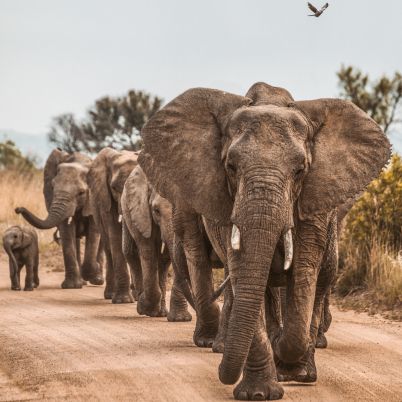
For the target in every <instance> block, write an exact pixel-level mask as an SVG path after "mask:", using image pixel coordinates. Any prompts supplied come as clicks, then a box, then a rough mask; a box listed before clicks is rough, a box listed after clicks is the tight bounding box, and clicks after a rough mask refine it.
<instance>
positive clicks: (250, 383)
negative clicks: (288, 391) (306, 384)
mask: <svg viewBox="0 0 402 402" xmlns="http://www.w3.org/2000/svg"><path fill="white" fill-rule="evenodd" d="M267 371H268V370H267V369H266V370H264V371H263V372H261V373H260V372H255V371H248V370H247V369H246V370H244V373H243V379H242V380H241V381H240V383H239V384H238V385H237V386H236V388H235V389H234V391H233V396H234V398H235V399H237V400H240V401H265V400H270V401H273V400H277V399H282V397H283V393H284V390H283V387H282V386H281V384H279V383H278V382H277V381H276V380H274V379H272V378H271V377H270V376H269V373H267Z"/></svg>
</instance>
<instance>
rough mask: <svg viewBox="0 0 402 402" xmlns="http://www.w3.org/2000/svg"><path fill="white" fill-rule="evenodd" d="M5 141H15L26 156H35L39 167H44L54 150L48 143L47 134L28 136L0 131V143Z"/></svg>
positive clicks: (15, 132) (26, 134)
mask: <svg viewBox="0 0 402 402" xmlns="http://www.w3.org/2000/svg"><path fill="white" fill-rule="evenodd" d="M5 140H11V141H13V142H14V143H15V144H16V145H17V147H18V148H19V149H20V150H21V152H22V153H23V154H24V155H32V156H35V157H36V158H37V160H38V165H39V167H43V165H44V163H45V161H46V158H47V157H48V155H49V153H50V151H51V150H52V149H53V148H54V147H53V146H52V145H50V144H49V143H48V141H47V137H46V134H28V133H19V132H17V131H14V130H7V129H5V130H2V129H0V142H3V141H5Z"/></svg>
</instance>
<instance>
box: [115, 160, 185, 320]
mask: <svg viewBox="0 0 402 402" xmlns="http://www.w3.org/2000/svg"><path fill="white" fill-rule="evenodd" d="M121 209H122V214H123V251H124V255H125V257H126V259H127V261H128V263H129V265H130V267H131V269H132V273H133V275H132V276H133V279H134V280H133V281H134V282H135V288H136V290H137V292H138V303H137V311H138V313H139V314H146V315H149V316H153V317H154V316H162V317H164V316H167V317H168V321H190V320H191V314H190V313H189V312H188V310H187V301H186V296H185V294H186V295H187V298H188V299H189V300H190V301H191V302H192V300H191V291H190V289H189V285H188V283H187V282H186V278H185V276H184V275H183V274H182V273H181V272H178V270H177V268H176V264H175V261H174V259H173V258H172V257H173V228H172V221H171V218H172V207H171V204H170V203H169V202H168V201H167V200H165V199H164V198H162V197H161V196H160V195H159V194H157V193H156V192H155V191H153V190H152V188H151V187H150V186H149V183H148V180H147V178H146V176H145V174H144V172H143V171H142V169H141V168H140V167H139V166H137V167H136V168H135V169H134V170H133V171H132V172H131V174H130V176H129V177H128V179H127V180H126V183H125V185H124V190H123V194H122V197H121ZM162 248H163V250H162ZM171 262H173V267H174V271H175V275H174V282H173V287H172V292H171V298H170V309H169V312H168V311H167V309H166V280H167V271H168V267H169V265H170V263H171ZM183 291H184V292H183Z"/></svg>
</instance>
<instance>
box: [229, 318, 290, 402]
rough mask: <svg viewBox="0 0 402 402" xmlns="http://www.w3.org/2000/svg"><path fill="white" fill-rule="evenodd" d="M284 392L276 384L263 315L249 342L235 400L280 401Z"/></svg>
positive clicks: (235, 390)
mask: <svg viewBox="0 0 402 402" xmlns="http://www.w3.org/2000/svg"><path fill="white" fill-rule="evenodd" d="M283 393H284V390H283V388H282V386H281V385H280V384H279V383H278V379H277V376H276V369H275V363H274V359H273V353H272V348H271V344H270V342H268V339H267V333H266V330H265V326H264V321H263V313H262V312H261V313H260V318H259V320H258V323H257V328H256V331H255V333H254V337H253V340H252V342H251V347H250V351H249V353H248V356H247V361H246V365H245V367H244V370H243V378H242V380H241V381H240V383H239V384H238V385H237V386H236V388H235V389H234V392H233V395H234V397H235V399H237V400H258V401H262V400H276V399H281V398H282V396H283Z"/></svg>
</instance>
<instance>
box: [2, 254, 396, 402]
mask: <svg viewBox="0 0 402 402" xmlns="http://www.w3.org/2000/svg"><path fill="white" fill-rule="evenodd" d="M45 271H46V270H45V269H43V267H42V273H41V281H42V285H41V287H40V289H39V290H36V291H34V292H11V291H9V290H8V287H9V282H8V273H7V265H6V262H5V260H4V259H3V258H2V259H1V261H0V319H1V325H0V401H11V400H13V401H16V400H74V401H84V400H85V401H96V400H102V401H128V400H132V401H151V400H152V401H191V402H196V401H227V400H230V399H233V397H232V387H231V386H224V385H222V384H221V383H220V382H219V380H218V377H217V367H218V364H219V361H220V355H216V354H214V353H212V352H211V351H210V350H206V349H199V348H196V347H195V346H194V345H193V344H192V341H191V339H192V332H193V328H194V322H191V323H168V322H167V321H166V319H163V318H147V317H140V316H138V315H137V314H136V312H135V306H134V305H133V304H130V305H127V304H126V305H117V306H116V305H112V304H110V302H108V301H105V300H103V298H102V291H103V289H102V288H99V287H92V286H88V287H85V288H84V289H82V290H61V289H60V288H59V284H60V282H61V278H62V273H54V272H49V273H46V272H45ZM329 342H330V346H329V348H328V349H327V350H325V351H321V350H320V351H317V365H318V369H319V381H318V382H317V384H315V385H304V386H303V385H299V384H293V383H291V384H288V385H285V397H284V400H285V401H345V400H348V401H402V328H401V325H400V324H398V323H389V322H386V321H384V320H380V319H374V318H370V317H367V316H366V315H358V314H355V313H352V312H348V313H345V312H340V311H335V312H334V321H333V325H332V327H331V329H330V333H329Z"/></svg>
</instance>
